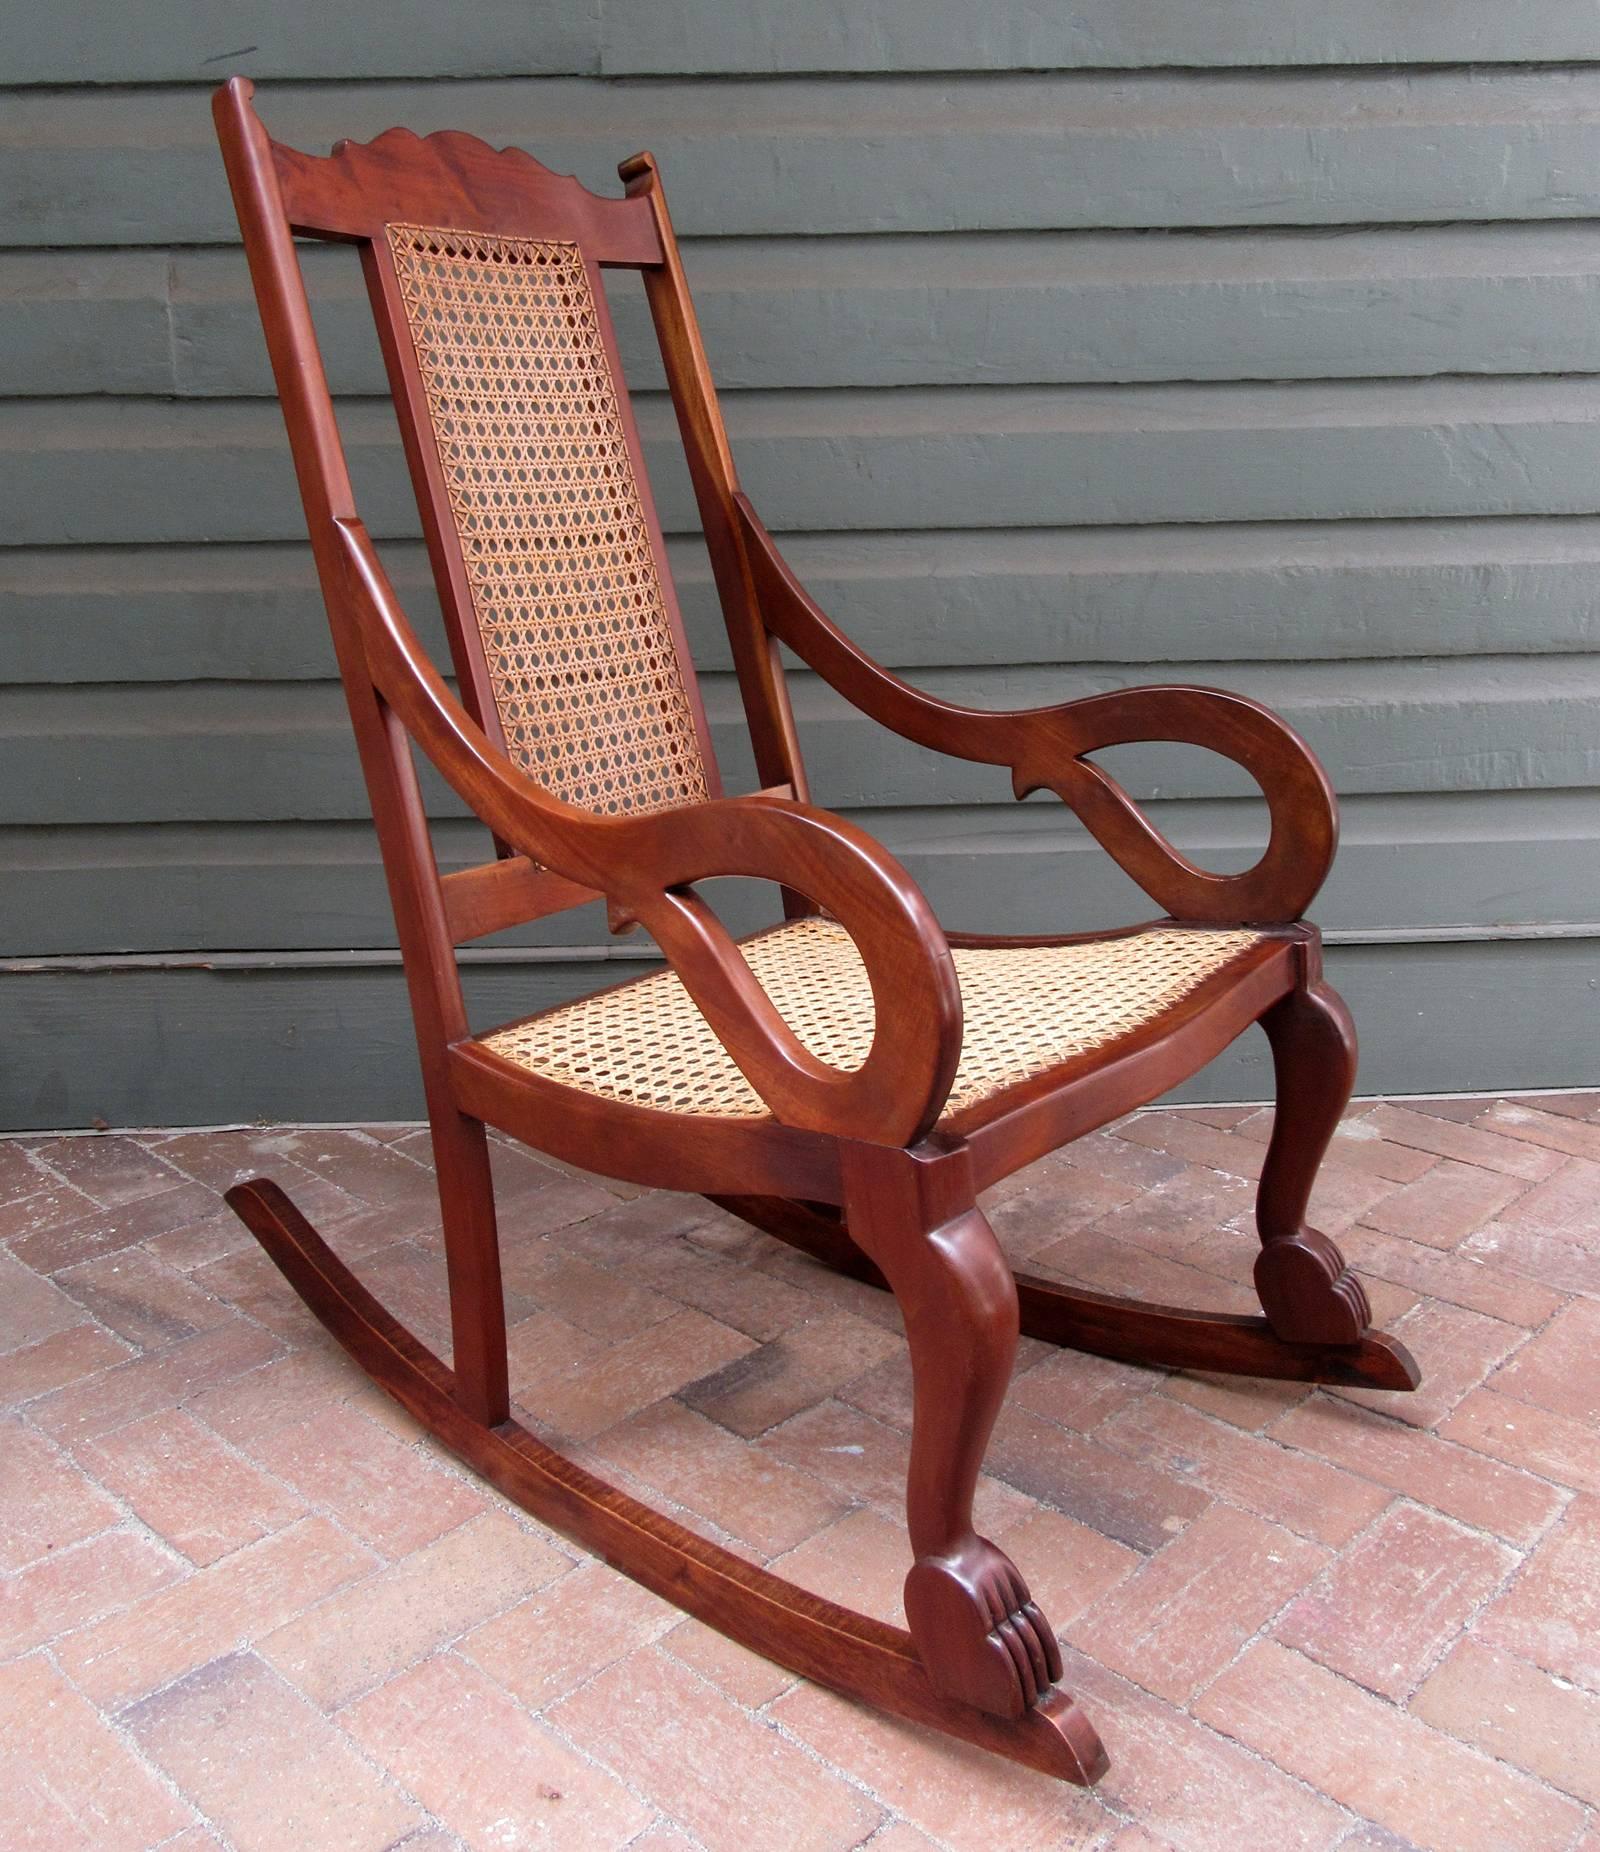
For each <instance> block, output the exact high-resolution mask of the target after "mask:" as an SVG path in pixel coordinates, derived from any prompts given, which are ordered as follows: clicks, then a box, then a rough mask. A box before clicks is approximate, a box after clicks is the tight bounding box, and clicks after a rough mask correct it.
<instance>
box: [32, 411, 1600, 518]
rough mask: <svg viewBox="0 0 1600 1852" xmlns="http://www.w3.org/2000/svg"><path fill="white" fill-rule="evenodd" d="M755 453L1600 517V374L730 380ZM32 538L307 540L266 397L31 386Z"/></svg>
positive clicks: (855, 467) (1197, 495) (1227, 496)
mask: <svg viewBox="0 0 1600 1852" xmlns="http://www.w3.org/2000/svg"><path fill="white" fill-rule="evenodd" d="M725 409H726V411H727V415H728V425H729V431H730V434H731V437H732V440H733V445H734V449H735V452H736V454H737V456H738V459H739V464H740V472H741V475H742V476H743V478H744V482H745V486H746V488H747V489H748V490H749V492H750V495H751V497H752V499H753V500H754V501H755V503H756V505H757V507H758V508H760V509H761V510H762V511H763V513H764V515H765V517H766V519H767V520H768V522H769V524H770V525H771V526H772V527H773V528H775V529H777V530H779V531H786V530H790V529H808V530H835V531H837V530H851V529H862V530H868V529H916V528H933V529H938V528H946V527H951V526H957V527H962V528H973V527H1036V526H1037V527H1056V526H1063V525H1096V526H1099V525H1105V524H1108V523H1109V524H1122V523H1137V524H1143V523H1148V522H1207V521H1228V522H1237V521H1260V520H1285V521H1304V520H1308V519H1323V520H1331V519H1371V518H1374V517H1378V516H1388V517H1408V518H1414V517H1426V516H1435V517H1437V516H1449V517H1462V516H1468V515H1491V516H1504V515H1550V514H1574V515H1580V514H1581V515H1589V514H1594V513H1596V512H1600V379H1595V378H1582V379H1561V380H1551V379H1530V380H1513V379H1439V380H1405V381H1385V382H1382V383H1379V382H1375V381H1363V382H1337V383H1333V384H1325V385H1310V384H1303V385H1289V386H1268V385H1216V386H1201V385H1183V386H1137V387H1120V388H1111V387H1090V386H1081V387H1068V386H1058V387H1049V388H1036V389H1027V388H1022V387H979V386H975V387H969V388H962V389H950V390H938V389H934V390H907V391H902V392H883V393H865V392H814V393H802V392H786V393H740V394H732V395H729V397H728V398H727V399H726V401H725ZM670 420H671V414H670V411H669V410H668V408H667V407H666V405H665V404H664V403H663V402H662V401H661V400H660V399H658V398H645V399H643V400H642V402H641V405H640V429H641V432H642V434H643V437H644V440H645V453H646V460H647V463H648V464H649V466H650V469H651V473H652V476H653V478H654V482H655V487H656V492H657V504H658V506H659V508H660V511H661V519H662V522H663V524H664V525H665V526H666V527H667V529H668V530H669V531H673V532H680V533H681V532H684V531H686V530H692V529H693V527H694V524H695V510H694V503H693V497H692V495H691V494H690V492H689V485H688V478H687V475H686V472H685V471H684V469H683V466H682V458H681V453H680V452H679V450H678V447H677V441H676V435H675V431H674V429H673V427H672V425H671V422H670ZM341 423H342V426H343V430H344V434H345V440H346V445H347V448H348V450H349V454H350V459H351V468H352V472H353V473H354V474H355V476H356V481H357V489H358V492H359V494H360V495H361V500H362V506H363V508H364V510H365V512H366V518H367V522H368V525H369V526H370V527H371V529H372V531H373V532H374V533H375V534H376V535H378V536H379V537H387V536H391V535H398V536H409V535H412V534H414V533H415V532H416V531H417V517H416V508H415V504H414V502H413V501H412V498H411V491H410V485H409V482H408V480H407V477H406V472H405V467H404V463H403V460H402V458H401V454H400V445H399V438H398V435H397V433H396V430H395V425H394V419H393V416H392V413H391V411H390V409H389V407H388V405H387V404H386V403H384V404H380V403H377V402H375V401H371V400H357V401H347V402H346V404H345V406H344V409H343V413H342V418H341ZM0 458H3V459H4V461H5V464H6V469H5V476H4V480H3V481H0V524H3V528H4V531H6V532H7V533H8V534H9V535H10V537H11V539H12V541H13V543H14V544H16V545H22V546H39V545H51V544H57V545H59V544H97V545H116V544H125V543H128V542H132V541H139V542H143V543H150V542H161V543H165V544H179V545H182V544H188V543H191V542H197V541H252V540H288V539H292V538H295V537H296V533H297V530H298V529H300V527H301V526H302V521H301V517H300V515H299V512H298V502H297V499H296V495H295V489H294V477H293V473H292V471H291V469H290V467H289V462H288V457H287V454H286V451H285V448H284V441H283V430H282V421H281V419H280V417H279V415H278V411H277V408H276V407H275V406H274V405H272V404H270V403H269V402H267V401H265V400H228V401H199V400H196V401H188V402H185V403H182V404H173V403H168V402H164V401H159V400H153V399H108V400H88V399H63V400H13V401H11V402H10V403H9V404H6V405H4V406H3V407H0Z"/></svg>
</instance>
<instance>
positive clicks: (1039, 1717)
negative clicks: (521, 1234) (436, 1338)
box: [225, 1177, 1106, 1785]
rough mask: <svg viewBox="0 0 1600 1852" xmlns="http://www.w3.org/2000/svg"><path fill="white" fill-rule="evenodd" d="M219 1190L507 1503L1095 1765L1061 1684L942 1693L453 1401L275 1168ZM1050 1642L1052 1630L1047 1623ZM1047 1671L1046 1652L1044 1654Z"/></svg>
mask: <svg viewBox="0 0 1600 1852" xmlns="http://www.w3.org/2000/svg"><path fill="white" fill-rule="evenodd" d="M225 1200H226V1201H227V1203H228V1206H229V1207H230V1208H231V1209H232V1210H233V1211H234V1213H235V1214H236V1215H237V1216H238V1217H239V1218H240V1220H241V1221H242V1222H243V1223H244V1224H245V1226H246V1227H247V1228H248V1229H249V1230H250V1231H251V1233H252V1234H253V1235H254V1236H255V1237H256V1239H257V1240H258V1241H259V1242H260V1243H261V1245H262V1247H263V1248H265V1249H266V1251H267V1253H268V1254H269V1255H270V1256H271V1257H272V1260H273V1261H274V1262H275V1263H276V1265H277V1267H278V1268H279V1270H280V1271H281V1272H282V1274H283V1276H284V1278H285V1279H286V1280H287V1281H288V1282H289V1284H290V1285H291V1286H292V1287H293V1288H294V1289H295V1291H296V1292H297V1293H298V1294H299V1295H300V1297H301V1298H302V1299H303V1300H304V1301H305V1302H306V1304H307V1305H308V1306H309V1307H310V1308H311V1310H312V1311H313V1312H314V1313H315V1314H316V1315H317V1317H318V1318H319V1319H320V1320H321V1321H322V1323H323V1324H324V1325H325V1326H326V1327H327V1329H328V1331H329V1332H331V1333H332V1335H333V1336H334V1337H335V1338H337V1339H338V1340H339V1342H340V1343H341V1344H342V1345H343V1346H344V1347H345V1349H346V1350H347V1351H348V1352H349V1353H350V1355H351V1357H352V1358H354V1360H355V1361H356V1362H357V1363H358V1364H360V1366H361V1368H362V1369H363V1370H365V1371H366V1373H367V1374H368V1375H369V1376H370V1377H371V1378H372V1380H373V1381H374V1382H375V1383H377V1384H378V1385H379V1387H380V1388H382V1389H385V1390H387V1391H388V1393H389V1394H390V1395H392V1396H393V1397H394V1399H395V1400H396V1401H397V1402H398V1403H399V1404H400V1405H401V1407H402V1408H404V1409H406V1410H407V1412H408V1413H410V1414H411V1415H413V1416H414V1417H415V1418H416V1419H417V1420H418V1421H420V1422H421V1423H422V1425H423V1426H424V1427H425V1428H427V1430H428V1431H429V1433H431V1434H432V1435H434V1436H435V1438H436V1439H438V1440H439V1441H440V1442H442V1443H443V1445H445V1446H446V1447H448V1448H449V1449H450V1451H451V1452H452V1453H454V1454H456V1455H457V1456H458V1457H459V1458H460V1459H462V1460H465V1461H466V1463H467V1464H468V1465H469V1466H471V1467H472V1468H473V1470H474V1471H475V1472H477V1473H479V1474H480V1475H481V1476H482V1477H483V1478H485V1479H487V1480H488V1481H489V1483H490V1484H491V1485H492V1486H494V1487H495V1488H496V1490H497V1491H500V1492H502V1493H504V1494H505V1496H506V1497H507V1498H509V1499H510V1500H511V1501H512V1502H513V1503H514V1504H516V1505H518V1506H519V1507H520V1508H521V1509H522V1510H524V1511H526V1512H527V1513H528V1515H529V1516H530V1517H534V1518H537V1519H538V1520H539V1522H540V1523H541V1524H548V1525H549V1526H550V1527H551V1529H553V1530H558V1531H560V1532H561V1533H562V1535H563V1536H566V1537H570V1538H571V1539H572V1541H573V1542H574V1543H577V1544H580V1545H581V1546H582V1547H583V1548H584V1549H586V1550H590V1551H592V1552H593V1553H594V1554H595V1555H597V1556H600V1557H602V1558H604V1560H605V1561H606V1562H608V1563H610V1564H611V1565H612V1566H613V1567H614V1568H617V1569H620V1570H622V1571H623V1573H624V1574H626V1575H629V1576H631V1577H632V1578H633V1579H634V1581H636V1582H639V1583H642V1584H643V1585H644V1586H645V1587H646V1588H648V1589H651V1590H653V1591H654V1592H655V1593H656V1594H658V1595H660V1596H661V1597H662V1598H663V1599H664V1600H666V1601H670V1602H672V1603H673V1604H674V1606H676V1607H680V1608H682V1609H683V1610H684V1611H685V1612H686V1613H689V1614H693V1615H695V1616H696V1617H697V1618H698V1619H700V1620H703V1621H705V1622H706V1624H707V1625H708V1626H711V1627H715V1628H716V1629H717V1630H718V1631H719V1632H721V1633H725V1634H727V1635H728V1637H729V1638H730V1639H734V1640H737V1641H739V1642H740V1643H741V1644H742V1645H744V1646H748V1647H749V1648H750V1649H751V1651H752V1652H757V1653H760V1654H762V1655H763V1657H765V1658H767V1659H772V1660H775V1661H776V1662H777V1663H778V1664H779V1665H783V1666H787V1667H788V1669H789V1670H790V1671H791V1672H795V1673H798V1674H799V1675H800V1676H801V1677H803V1678H809V1679H812V1680H814V1681H815V1682H816V1683H817V1684H819V1685H826V1686H828V1687H829V1688H830V1689H831V1690H833V1691H837V1692H840V1693H842V1694H843V1695H844V1696H845V1697H847V1698H855V1699H857V1700H859V1701H860V1702H861V1703H863V1704H870V1705H873V1706H875V1707H876V1708H877V1709H879V1710H883V1711H888V1712H889V1713H890V1714H891V1715H893V1716H896V1717H903V1718H905V1719H906V1721H907V1722H909V1723H918V1724H926V1725H928V1726H929V1727H930V1728H932V1729H935V1730H942V1731H944V1733H945V1734H946V1735H948V1736H955V1737H959V1738H960V1739H961V1740H962V1741H963V1742H968V1743H975V1744H976V1745H977V1746H978V1747H979V1748H980V1749H988V1750H992V1751H993V1752H994V1753H995V1754H997V1755H1001V1756H1004V1757H1006V1758H1007V1759H1008V1760H1010V1761H1013V1762H1022V1763H1025V1764H1026V1765H1027V1766H1028V1767H1030V1768H1036V1769H1039V1770H1041V1771H1042V1772H1043V1773H1044V1774H1047V1775H1055V1776H1057V1777H1059V1778H1060V1779H1061V1780H1063V1781H1071V1782H1076V1783H1078V1784H1080V1785H1087V1784H1089V1783H1092V1782H1094V1781H1097V1780H1098V1779H1099V1778H1100V1776H1101V1775H1102V1774H1103V1773H1104V1772H1105V1769H1106V1753H1105V1749H1104V1748H1103V1746H1102V1745H1101V1742H1100V1738H1099V1736H1098V1735H1097V1734H1096V1733H1095V1729H1094V1726H1093V1725H1092V1724H1091V1723H1090V1722H1089V1720H1088V1718H1087V1717H1086V1716H1085V1715H1084V1713H1083V1712H1082V1711H1081V1710H1080V1709H1079V1708H1078V1706H1077V1705H1076V1704H1075V1703H1074V1702H1073V1700H1072V1698H1071V1697H1069V1696H1068V1694H1067V1693H1066V1692H1064V1691H1061V1690H1059V1689H1050V1688H1048V1686H1047V1688H1045V1689H1043V1690H1042V1691H1041V1694H1040V1696H1039V1697H1038V1699H1037V1700H1036V1701H1035V1702H1034V1703H1033V1704H1032V1705H1031V1706H1029V1707H1028V1708H1026V1709H1025V1710H1023V1711H1022V1712H1021V1713H1020V1715H1018V1716H1017V1717H1015V1718H1011V1719H1008V1718H1003V1717H996V1716H991V1715H988V1714H987V1713H985V1712H984V1711H981V1710H978V1709H976V1708H974V1706H972V1705H971V1704H967V1703H961V1702H959V1701H956V1702H952V1701H950V1700H947V1699H945V1698H943V1697H941V1696H940V1695H939V1694H938V1693H937V1692H936V1691H935V1690H934V1689H933V1687H932V1685H931V1684H930V1682H929V1679H928V1675H927V1673H926V1671H925V1670H924V1669H923V1665H922V1662H921V1660H920V1659H919V1657H918V1654H917V1650H916V1648H915V1646H914V1645H913V1644H912V1640H911V1636H910V1634H908V1633H906V1632H904V1631H903V1630H902V1629H900V1628H898V1627H891V1626H889V1625H887V1623H885V1622H883V1621H877V1620H873V1619H871V1618H870V1617H869V1616H867V1615H864V1614H857V1613H855V1612H853V1611H852V1610H851V1609H849V1608H843V1607H840V1606H838V1605H837V1604H836V1603H835V1602H832V1601H826V1600H824V1599H823V1598H822V1597H821V1596H820V1595H813V1594H811V1593H810V1592H809V1591H808V1590H806V1589H803V1588H799V1587H797V1586H796V1585H795V1584H794V1583H793V1582H786V1581H784V1579H783V1578H782V1577H781V1576H775V1575H773V1574H771V1573H770V1572H769V1571H767V1570H765V1569H760V1568H757V1567H756V1566H755V1564H753V1563H747V1562H746V1561H744V1559H743V1558H742V1557H738V1556H735V1555H734V1554H733V1552H732V1551H731V1550H725V1549H723V1548H722V1547H721V1546H720V1545H719V1544H715V1543H712V1542H710V1541H708V1540H707V1539H706V1538H704V1537H700V1536H697V1535H696V1534H695V1533H694V1532H693V1531H691V1530H685V1529H684V1527H683V1526H682V1525H681V1524H675V1523H674V1522H673V1521H672V1519H671V1518H667V1517H663V1516H662V1515H661V1514H660V1513H659V1512H656V1511H653V1510H651V1508H650V1507H649V1506H648V1505H645V1504H642V1503H641V1502H640V1501H639V1500H638V1499H636V1498H632V1497H630V1496H629V1495H628V1494H627V1493H626V1492H622V1491H619V1490H618V1489H617V1488H616V1487H615V1486H610V1485H607V1484H606V1483H605V1481H604V1480H602V1479H598V1478H596V1477H595V1476H594V1475H593V1474H592V1473H588V1472H585V1471H584V1469H583V1468H582V1467H581V1466H576V1465H574V1464H573V1462H572V1461H571V1460H569V1459H567V1458H566V1457H565V1456H564V1455H563V1454H560V1453H558V1452H556V1451H555V1449H554V1448H552V1447H547V1446H546V1445H545V1444H544V1443H543V1442H542V1441H540V1440H537V1439H535V1437H534V1436H533V1435H532V1434H530V1433H529V1432H528V1431H527V1429H526V1428H524V1427H522V1426H520V1425H519V1424H518V1423H517V1422H516V1421H514V1420H506V1421H502V1422H499V1423H498V1424H497V1425H495V1426H493V1427H486V1426H484V1425H483V1424H482V1423H480V1422H477V1421H474V1420H473V1419H472V1418H471V1417H470V1416H469V1415H467V1414H466V1413H464V1412H463V1410H462V1408H461V1405H460V1403H459V1402H458V1400H457V1399H456V1387H457V1385H456V1381H455V1378H454V1376H453V1374H452V1372H451V1371H450V1370H449V1369H447V1368H446V1366H445V1365H444V1364H443V1363H441V1362H440V1361H439V1359H438V1358H437V1357H435V1356H434V1355H433V1353H432V1352H431V1351H429V1350H428V1349H427V1347H426V1346H425V1345H423V1344H422V1343H420V1342H419V1341H418V1339H416V1338H415V1337H413V1336H412V1334H411V1333H410V1332H409V1331H407V1330H406V1328H405V1327H404V1326H403V1325H402V1324H400V1323H399V1322H398V1321H397V1320H396V1319H395V1318H394V1317H392V1316H391V1315H390V1313H389V1312H388V1311H386V1310H385V1309H384V1307H383V1306H382V1305H381V1304H380V1303H379V1302H378V1300H377V1299H375V1298H374V1297H373V1295H372V1294H371V1293H370V1292H368V1290H367V1289H366V1287H364V1286H363V1285H362V1284H361V1282H360V1281H359V1280H358V1279H357V1278H356V1277H355V1275H354V1274H353V1273H352V1272H351V1271H350V1269H349V1268H348V1267H346V1266H345V1264H344V1263H343V1261H341V1260H340V1259H339V1257H338V1256H337V1255H336V1254H335V1253H334V1252H333V1250H332V1249H331V1248H330V1247H329V1246H328V1244H327V1243H326V1242H325V1241H324V1240H323V1239H322V1237H321V1236H320V1235H319V1234H318V1233H317V1232H316V1230H315V1229H314V1228H313V1227H312V1226H311V1224H310V1223H309V1222H308V1221H307V1220H306V1218H305V1217H304V1216H303V1215H302V1214H301V1213H300V1211H299V1210H298V1209H297V1208H296V1207H295V1206H294V1204H293V1203H292V1202H291V1201H290V1199H289V1198H288V1196H287V1195H285V1193H284V1192H283V1190H281V1189H280V1188H279V1187H278V1185H277V1184H275V1183H273V1182H272V1181H271V1180H270V1179H268V1178H265V1177H257V1178H254V1179H252V1180H251V1181H250V1182H248V1183H238V1184H235V1185H234V1187H233V1188H232V1189H230V1190H229V1191H228V1192H227V1196H226V1199H225ZM1052 1645H1053V1636H1052ZM1055 1668H1056V1671H1057V1673H1059V1671H1060V1659H1059V1657H1058V1658H1057V1659H1056V1661H1055Z"/></svg>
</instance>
